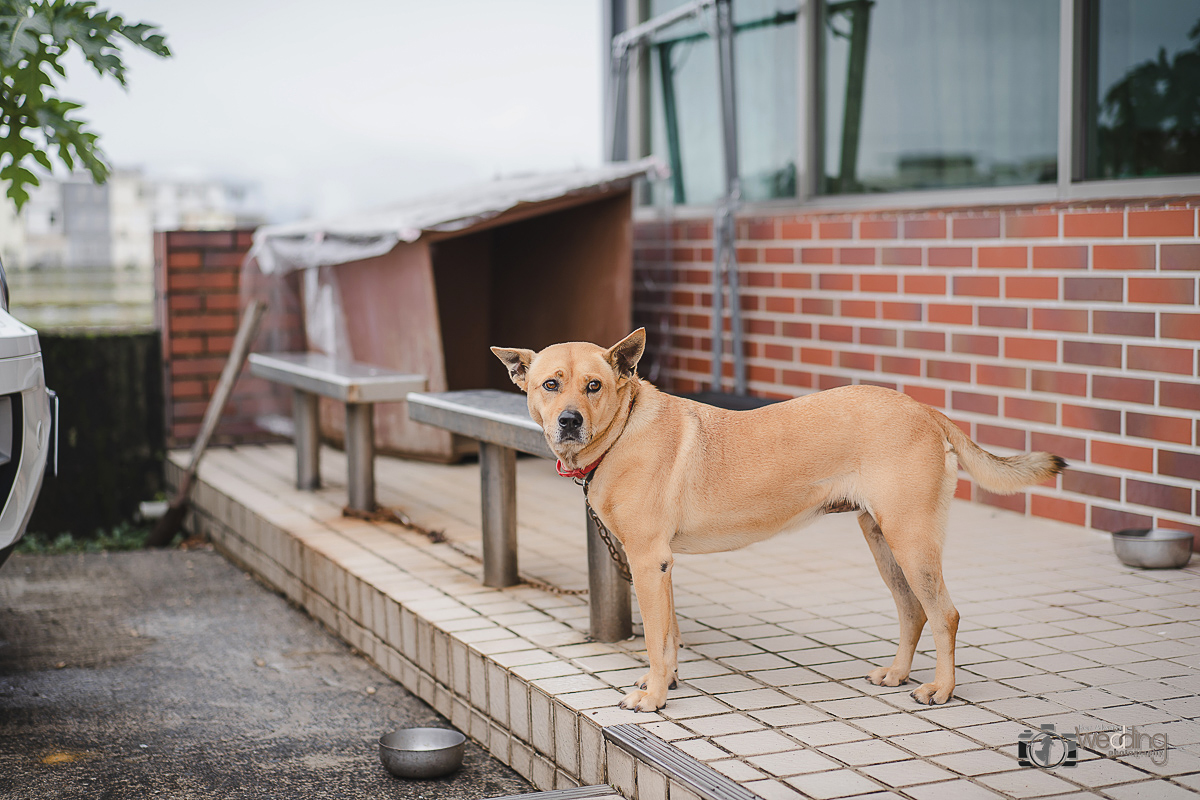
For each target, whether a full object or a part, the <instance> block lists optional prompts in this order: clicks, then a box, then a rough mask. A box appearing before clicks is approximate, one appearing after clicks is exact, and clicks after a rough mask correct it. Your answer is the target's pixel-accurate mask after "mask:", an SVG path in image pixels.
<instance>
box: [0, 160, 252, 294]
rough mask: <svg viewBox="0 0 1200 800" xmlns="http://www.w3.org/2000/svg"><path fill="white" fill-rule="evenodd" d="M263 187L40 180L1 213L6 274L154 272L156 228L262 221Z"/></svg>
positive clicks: (120, 178)
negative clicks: (23, 199)
mask: <svg viewBox="0 0 1200 800" xmlns="http://www.w3.org/2000/svg"><path fill="white" fill-rule="evenodd" d="M262 209H263V202H262V196H261V193H260V192H259V191H258V188H257V187H256V186H254V185H251V184H238V183H231V182H227V181H220V180H155V179H148V178H146V177H145V176H144V175H143V174H142V172H141V171H140V170H130V169H117V170H114V171H113V173H112V174H111V175H110V176H109V179H108V181H107V182H106V183H105V184H103V185H97V184H95V183H94V182H93V181H92V179H91V177H90V176H88V175H86V174H81V173H76V174H73V175H70V176H68V177H66V178H54V177H43V178H42V183H41V186H38V187H35V188H34V189H32V190H31V192H30V199H29V202H28V203H27V204H26V205H25V207H24V208H23V209H22V210H21V213H20V214H19V215H18V214H14V213H13V209H12V206H11V204H10V203H7V202H5V203H4V208H3V210H2V211H0V259H3V262H4V265H5V267H7V268H8V269H9V270H22V269H59V268H65V269H71V270H87V269H120V270H130V271H145V272H149V271H150V270H151V269H152V268H153V266H154V232H155V231H156V230H227V229H230V228H237V227H254V226H257V225H259V224H261V223H262V222H264V221H265V219H264V215H263V212H262Z"/></svg>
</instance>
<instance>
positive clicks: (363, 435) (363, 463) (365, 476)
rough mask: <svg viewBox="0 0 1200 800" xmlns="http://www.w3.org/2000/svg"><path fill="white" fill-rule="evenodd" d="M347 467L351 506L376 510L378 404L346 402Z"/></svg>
mask: <svg viewBox="0 0 1200 800" xmlns="http://www.w3.org/2000/svg"><path fill="white" fill-rule="evenodd" d="M346 471H347V472H348V473H349V475H348V481H347V482H348V483H349V489H350V508H352V509H354V510H355V511H374V510H375V404H374V403H346Z"/></svg>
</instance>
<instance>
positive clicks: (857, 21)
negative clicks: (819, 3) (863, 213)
mask: <svg viewBox="0 0 1200 800" xmlns="http://www.w3.org/2000/svg"><path fill="white" fill-rule="evenodd" d="M847 10H848V11H849V15H850V58H849V64H848V65H847V70H846V107H845V109H843V113H842V158H841V165H840V167H839V170H838V189H839V191H842V192H850V191H853V190H854V188H855V187H857V186H858V177H857V176H858V144H859V140H860V139H861V136H860V132H861V128H862V105H863V85H864V82H865V80H866V73H867V39H868V33H869V30H870V25H871V0H861V2H856V3H853V4H847Z"/></svg>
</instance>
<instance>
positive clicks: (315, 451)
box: [292, 389, 321, 490]
mask: <svg viewBox="0 0 1200 800" xmlns="http://www.w3.org/2000/svg"><path fill="white" fill-rule="evenodd" d="M319 399H320V398H318V397H317V396H316V395H315V394H313V393H312V392H306V391H303V390H301V389H293V390H292V422H293V424H294V426H295V428H296V432H295V442H296V488H297V489H301V490H310V489H319V488H321V432H320V430H319V429H318V426H317V423H318V411H317V409H318V407H319V406H318V400H319Z"/></svg>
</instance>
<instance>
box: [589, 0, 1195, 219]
mask: <svg viewBox="0 0 1200 800" xmlns="http://www.w3.org/2000/svg"><path fill="white" fill-rule="evenodd" d="M611 2H612V4H613V7H617V6H620V7H622V8H624V9H625V10H626V13H627V14H628V16H627V17H625V18H626V19H637V20H645V19H647V17H648V13H649V5H650V4H649V2H647V0H611ZM735 2H736V0H735ZM1097 2H1098V0H1059V58H1058V73H1059V74H1058V159H1057V160H1058V180H1057V182H1055V183H1044V184H1028V185H1024V186H979V187H969V188H963V189H923V190H912V191H899V192H876V193H869V194H817V188H818V181H817V176H818V175H820V170H821V147H822V142H821V137H822V135H823V131H824V124H823V119H822V110H823V107H824V103H823V102H821V100H822V97H821V95H822V92H823V87H824V82H823V80H822V68H823V61H824V59H823V57H822V56H823V54H822V52H821V51H822V43H823V41H824V40H823V37H822V17H823V9H824V0H799V2H798V6H799V8H798V11H799V16H798V17H797V20H796V37H797V41H796V46H797V48H798V49H799V53H800V57H799V58H797V59H796V62H797V70H798V75H797V76H796V77H797V82H796V85H797V97H796V114H797V125H796V130H797V137H798V141H797V153H799V156H800V157H799V159H798V163H797V164H796V197H788V198H779V199H775V200H768V201H760V202H746V203H743V204H742V208H743V210H745V211H747V212H750V213H753V212H754V211H756V210H762V211H768V212H769V211H771V210H774V209H779V208H795V207H796V206H801V207H804V208H810V209H814V210H821V209H827V208H828V209H834V208H836V209H845V210H858V209H872V208H874V209H877V208H880V207H885V208H921V207H935V206H937V207H940V206H993V205H1009V204H1022V203H1061V202H1073V201H1086V200H1099V199H1103V198H1114V199H1117V198H1119V199H1134V198H1141V197H1162V196H1171V195H1185V194H1200V175H1184V176H1177V177H1163V178H1121V179H1111V180H1086V179H1085V178H1084V177H1083V174H1084V168H1085V164H1084V152H1085V151H1084V148H1085V145H1086V142H1085V139H1086V137H1087V125H1086V121H1087V118H1086V114H1087V81H1088V80H1089V75H1088V57H1089V54H1088V52H1087V47H1088V42H1087V38H1086V31H1087V22H1088V19H1089V15H1091V14H1094V13H1095V9H1096V7H1097ZM650 80H651V77H650V69H649V64H648V59H646V58H639V59H638V60H637V64H636V67H635V69H632V70H630V75H629V82H630V86H629V92H628V94H627V98H628V103H629V106H628V114H627V117H626V118H627V120H628V128H627V130H628V133H629V138H628V141H629V142H630V143H634V144H635V147H636V149H637V152H638V153H639V154H641V155H643V156H645V155H650V154H651V151H650V146H651V131H650V119H651V114H650V113H649V112H650V108H649V103H650V97H651V92H650V91H649V88H650ZM715 205H716V204H715V203H687V204H685V205H681V206H676V208H679V209H685V210H686V209H711V208H713V207H715Z"/></svg>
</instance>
